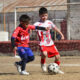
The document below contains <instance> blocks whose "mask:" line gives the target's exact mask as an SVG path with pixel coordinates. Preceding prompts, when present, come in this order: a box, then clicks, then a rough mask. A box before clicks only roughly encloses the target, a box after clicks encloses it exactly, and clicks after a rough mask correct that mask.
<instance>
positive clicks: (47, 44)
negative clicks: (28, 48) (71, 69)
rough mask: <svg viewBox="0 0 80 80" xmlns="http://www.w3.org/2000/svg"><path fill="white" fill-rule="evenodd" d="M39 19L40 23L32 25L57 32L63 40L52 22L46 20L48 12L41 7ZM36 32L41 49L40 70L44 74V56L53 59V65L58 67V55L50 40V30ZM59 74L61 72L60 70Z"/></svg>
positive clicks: (62, 37)
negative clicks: (55, 64)
mask: <svg viewBox="0 0 80 80" xmlns="http://www.w3.org/2000/svg"><path fill="white" fill-rule="evenodd" d="M39 17H40V21H38V22H36V23H34V25H35V26H43V27H44V28H45V27H49V28H50V29H53V30H55V31H56V32H58V33H59V34H60V35H61V39H64V35H63V34H62V32H61V31H60V30H59V29H58V28H57V27H56V25H55V24H54V23H53V22H52V21H50V20H48V11H47V9H46V8H45V7H41V8H40V9H39ZM37 32H38V36H39V39H40V44H39V45H40V49H41V68H42V70H43V71H44V72H46V70H47V69H46V65H45V64H46V56H48V57H49V58H51V57H55V63H57V64H58V65H60V54H59V52H58V50H57V48H56V46H55V45H54V42H53V40H52V38H51V34H50V30H48V31H40V30H38V31H37ZM59 73H63V72H62V71H61V70H60V71H59Z"/></svg>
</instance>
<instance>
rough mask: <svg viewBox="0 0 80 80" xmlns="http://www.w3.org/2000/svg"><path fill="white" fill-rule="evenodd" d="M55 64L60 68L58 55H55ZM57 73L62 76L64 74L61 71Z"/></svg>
mask: <svg viewBox="0 0 80 80" xmlns="http://www.w3.org/2000/svg"><path fill="white" fill-rule="evenodd" d="M55 63H56V64H58V65H59V66H60V55H55ZM58 73H60V74H64V72H63V71H61V70H60V69H59V70H58Z"/></svg>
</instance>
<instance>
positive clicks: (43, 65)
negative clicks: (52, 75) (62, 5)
mask: <svg viewBox="0 0 80 80" xmlns="http://www.w3.org/2000/svg"><path fill="white" fill-rule="evenodd" d="M46 56H47V52H46V51H43V53H42V54H41V68H42V70H43V72H46V71H47V68H46Z"/></svg>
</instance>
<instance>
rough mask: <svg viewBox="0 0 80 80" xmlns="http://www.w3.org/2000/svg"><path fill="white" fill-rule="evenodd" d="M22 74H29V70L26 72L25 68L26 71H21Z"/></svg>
mask: <svg viewBox="0 0 80 80" xmlns="http://www.w3.org/2000/svg"><path fill="white" fill-rule="evenodd" d="M20 74H21V75H29V73H28V72H26V71H25V70H24V71H21V73H20Z"/></svg>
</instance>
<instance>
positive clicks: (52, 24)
mask: <svg viewBox="0 0 80 80" xmlns="http://www.w3.org/2000/svg"><path fill="white" fill-rule="evenodd" d="M51 27H52V28H53V29H54V28H55V27H56V25H55V24H54V23H53V22H52V21H51Z"/></svg>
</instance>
